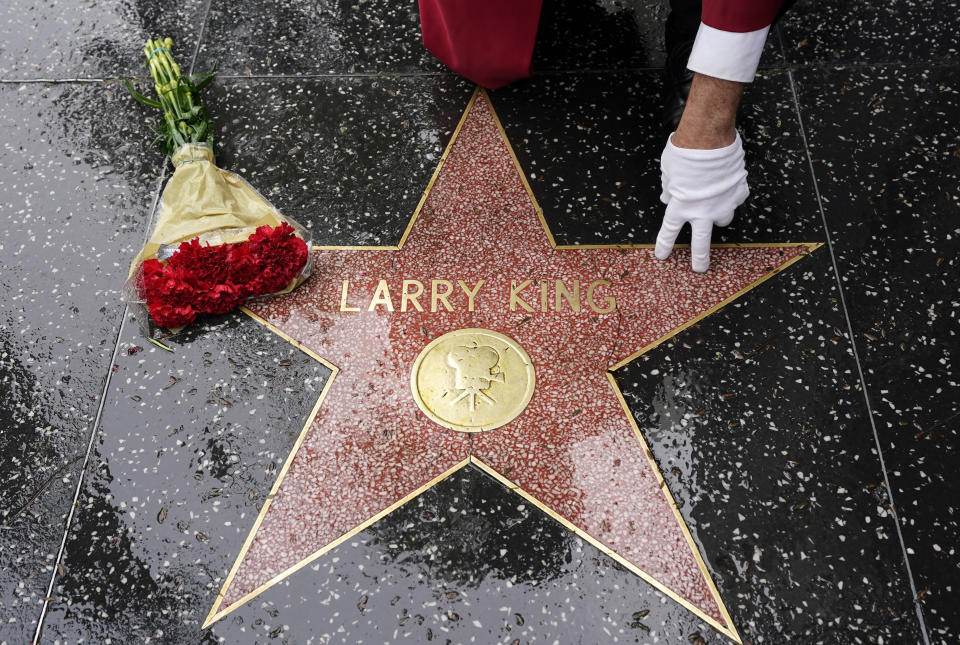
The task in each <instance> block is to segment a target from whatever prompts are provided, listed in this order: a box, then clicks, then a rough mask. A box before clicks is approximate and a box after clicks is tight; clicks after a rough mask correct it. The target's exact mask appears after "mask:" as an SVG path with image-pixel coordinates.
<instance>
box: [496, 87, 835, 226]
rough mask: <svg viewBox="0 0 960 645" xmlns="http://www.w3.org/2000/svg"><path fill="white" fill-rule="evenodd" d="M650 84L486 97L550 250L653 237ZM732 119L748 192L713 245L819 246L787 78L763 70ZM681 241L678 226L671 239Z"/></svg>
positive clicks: (654, 109)
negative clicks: (550, 235) (546, 227)
mask: <svg viewBox="0 0 960 645" xmlns="http://www.w3.org/2000/svg"><path fill="white" fill-rule="evenodd" d="M659 84H660V77H659V74H657V73H645V74H595V75H586V74H583V75H569V76H553V77H540V78H535V79H532V80H530V81H526V82H523V83H518V84H516V85H514V86H510V87H507V88H504V89H503V90H498V91H496V92H492V93H491V99H492V100H493V105H494V107H495V108H496V110H497V112H498V113H499V114H500V116H501V120H502V121H503V126H504V129H505V130H506V132H507V136H508V137H509V138H510V142H511V144H512V145H513V148H514V150H515V151H516V153H517V157H518V158H519V160H520V165H521V167H522V168H523V169H524V171H525V172H526V173H527V177H528V180H529V182H530V185H531V188H532V189H533V193H534V195H536V197H537V201H538V202H539V203H540V206H541V207H542V208H543V212H544V217H545V218H546V220H547V222H548V223H549V224H550V227H551V229H552V230H553V232H554V235H555V236H556V237H557V242H558V243H565V244H597V243H604V242H609V241H612V242H619V243H623V242H633V243H645V244H652V243H653V242H654V241H655V240H656V236H657V231H658V230H659V228H660V222H661V220H662V218H663V208H664V206H663V204H662V203H661V202H660V161H659V160H660V153H661V151H662V150H663V145H664V143H665V141H666V137H665V135H664V134H663V132H662V131H661V129H660V126H659V114H660V109H661V106H660V98H659V96H660V94H659V92H660V90H659V87H660V85H659ZM545 106H548V107H545ZM739 123H740V131H741V133H742V135H743V138H744V148H745V150H746V155H747V171H748V172H749V177H748V182H749V184H750V197H749V199H748V200H747V202H746V203H745V204H744V205H743V206H741V207H740V208H739V209H738V211H737V215H736V217H735V219H734V221H733V224H731V225H730V226H729V227H727V228H722V229H714V237H713V241H714V242H799V241H823V239H824V236H823V233H822V229H823V227H822V225H821V224H820V216H819V213H818V211H817V203H816V199H815V195H814V191H813V185H812V183H811V182H810V178H809V171H808V169H807V160H806V155H805V154H804V150H803V139H802V137H801V135H800V127H799V124H798V123H797V118H796V110H795V109H794V107H793V97H792V95H791V93H790V86H789V79H788V77H787V75H786V74H783V73H767V74H762V75H760V76H759V77H758V79H757V81H756V82H755V83H754V84H752V85H750V86H748V87H747V91H746V96H745V97H744V100H743V105H742V107H741V113H740V121H739ZM689 238H690V235H689V230H688V229H685V230H684V231H683V232H682V233H681V237H680V240H681V241H682V242H689Z"/></svg>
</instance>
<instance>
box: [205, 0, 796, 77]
mask: <svg viewBox="0 0 960 645" xmlns="http://www.w3.org/2000/svg"><path fill="white" fill-rule="evenodd" d="M666 16H667V6H666V4H665V3H661V2H659V1H657V0H634V1H629V2H607V1H605V0H590V1H586V2H584V1H582V0H563V1H548V2H546V3H544V6H543V9H542V12H541V19H540V24H539V28H538V31H537V41H536V46H535V48H534V54H533V67H534V71H535V72H546V73H549V72H553V71H560V70H567V71H569V70H612V69H619V70H622V69H637V68H651V67H653V68H656V67H662V66H663V64H664V59H665V54H664V40H663V24H664V21H665V20H666ZM216 61H219V62H220V64H221V69H222V70H223V71H224V73H226V74H239V75H253V76H300V75H311V74H314V75H317V74H319V75H325V74H364V75H368V74H373V75H390V74H418V73H420V74H422V73H426V74H443V75H452V72H451V71H450V70H449V69H448V68H447V67H445V66H444V65H443V64H442V63H440V62H439V61H438V60H437V59H435V58H434V57H433V55H432V54H430V52H429V51H427V50H426V49H425V48H424V47H423V44H422V37H421V33H420V13H419V9H418V7H417V4H416V2H411V1H407V2H391V1H389V0H375V1H372V2H365V3H357V4H349V3H340V2H331V1H329V0H325V1H324V2H319V3H312V4H303V5H300V4H291V3H288V2H279V1H276V0H273V1H271V2H260V1H258V0H241V1H240V2H225V1H223V0H213V2H212V3H211V9H210V15H209V20H208V22H207V25H206V29H205V32H204V41H203V44H202V46H201V48H200V54H199V58H198V67H199V69H206V68H207V67H209V66H211V65H212V64H213V63H214V62H216ZM782 62H783V56H782V54H781V52H780V50H779V47H778V45H777V43H776V40H775V39H774V38H771V39H770V40H769V41H768V43H767V47H766V49H765V50H764V55H763V59H762V61H761V65H762V66H764V67H770V66H777V65H781V64H782Z"/></svg>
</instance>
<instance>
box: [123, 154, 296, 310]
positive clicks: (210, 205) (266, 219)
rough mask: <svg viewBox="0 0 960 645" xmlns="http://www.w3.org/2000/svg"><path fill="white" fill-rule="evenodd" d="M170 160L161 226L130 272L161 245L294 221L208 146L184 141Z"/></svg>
mask: <svg viewBox="0 0 960 645" xmlns="http://www.w3.org/2000/svg"><path fill="white" fill-rule="evenodd" d="M171 161H172V162H173V166H174V171H173V177H171V178H170V181H169V182H167V186H166V188H165V189H164V191H163V197H162V199H161V204H160V212H159V214H158V215H157V220H156V225H155V226H154V228H153V231H152V232H151V233H150V238H149V240H148V241H147V243H146V244H145V245H144V247H143V249H142V250H141V251H140V253H139V254H138V255H137V257H136V258H135V259H134V260H133V263H132V264H131V265H130V274H129V275H130V276H133V274H134V272H135V271H136V270H137V268H138V267H139V266H140V264H141V263H143V262H144V261H145V260H149V259H151V258H156V257H157V251H158V249H160V247H161V246H164V245H177V244H179V243H180V242H186V241H188V240H192V239H193V238H195V237H200V239H201V241H202V242H209V243H210V244H213V245H217V244H229V243H233V242H243V241H245V240H246V239H247V238H249V237H250V235H252V234H253V233H254V231H256V230H257V227H259V226H271V227H275V226H278V225H279V224H280V223H281V222H284V221H286V222H289V220H287V219H286V218H284V217H283V216H282V215H281V214H280V213H279V212H278V211H277V209H276V208H274V207H273V206H272V205H271V204H270V203H269V202H268V201H266V200H265V199H264V198H263V197H262V196H261V195H260V194H259V193H258V192H257V191H256V190H254V189H253V188H252V187H251V186H250V185H249V184H248V183H247V182H246V181H244V180H243V179H241V178H240V177H239V176H237V175H235V174H233V173H232V172H228V171H226V170H222V169H220V168H218V167H217V166H216V164H215V163H214V157H213V150H211V149H210V147H209V146H206V145H203V144H189V145H186V146H183V147H182V148H180V149H179V150H177V152H176V153H175V154H174V155H173V158H172V159H171ZM296 284H297V283H296V281H295V282H294V283H293V284H291V285H290V287H288V288H287V289H285V290H284V291H285V292H286V291H289V290H291V289H292V288H293V287H295V286H296Z"/></svg>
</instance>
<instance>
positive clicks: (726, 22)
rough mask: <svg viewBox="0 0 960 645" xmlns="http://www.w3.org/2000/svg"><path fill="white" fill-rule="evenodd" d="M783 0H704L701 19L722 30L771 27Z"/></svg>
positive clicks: (749, 29)
mask: <svg viewBox="0 0 960 645" xmlns="http://www.w3.org/2000/svg"><path fill="white" fill-rule="evenodd" d="M781 4H783V0H703V13H702V14H701V18H700V19H701V21H702V22H703V24H705V25H707V26H708V27H713V28H714V29H719V30H720V31H733V32H738V33H744V32H748V31H756V30H757V29H763V28H764V27H769V26H770V25H771V24H772V23H773V19H774V18H776V17H777V12H778V11H779V10H780V5H781Z"/></svg>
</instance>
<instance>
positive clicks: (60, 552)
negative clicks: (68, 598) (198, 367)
mask: <svg viewBox="0 0 960 645" xmlns="http://www.w3.org/2000/svg"><path fill="white" fill-rule="evenodd" d="M163 163H164V165H166V159H164V161H163ZM164 178H165V169H164V168H161V171H160V177H159V179H158V181H157V187H156V189H155V190H154V194H153V203H152V204H151V206H150V226H152V225H153V218H154V217H155V216H156V210H157V204H158V203H159V201H160V189H161V187H162V185H163V180H164ZM147 234H148V235H149V228H148V232H147ZM127 312H128V308H127V305H126V304H124V305H123V309H122V311H121V312H120V326H119V328H118V329H117V335H116V340H115V341H114V344H113V354H111V356H110V363H109V364H108V365H107V374H106V377H105V378H104V380H103V388H102V389H101V391H100V403H99V405H98V406H97V414H96V416H95V417H94V419H93V424H92V427H91V430H90V438H89V439H88V440H87V450H86V452H85V453H84V456H83V464H82V465H81V466H80V471H79V473H80V474H79V476H78V477H77V486H76V489H75V490H74V492H73V501H72V502H71V504H70V511H69V512H68V513H67V520H66V522H65V523H64V526H63V536H62V537H61V539H60V547H59V548H58V549H57V557H56V559H55V560H54V563H53V572H52V573H51V574H50V583H49V584H48V585H47V591H46V593H45V594H44V597H43V605H42V606H41V607H40V616H39V617H38V618H37V627H36V629H35V630H34V633H33V639H32V640H31V641H30V642H31V643H32V645H38V644H39V643H40V637H41V636H42V634H43V624H44V622H45V621H46V617H47V612H48V610H49V608H50V601H51V600H52V598H53V587H54V584H56V580H57V569H58V568H59V567H60V563H61V562H62V561H63V556H64V554H65V553H66V549H67V538H68V537H69V535H70V526H71V524H73V516H74V514H75V513H76V510H77V504H78V502H79V500H80V491H81V490H82V488H83V482H84V475H85V474H86V472H87V466H88V465H89V463H90V454H91V453H92V452H93V443H94V441H95V440H96V437H97V431H98V430H99V428H100V419H101V418H102V417H103V408H104V406H105V405H106V402H107V394H108V393H109V391H110V383H111V382H112V378H113V366H114V365H116V363H117V355H118V354H119V352H120V339H121V338H123V328H124V326H125V325H126V323H127Z"/></svg>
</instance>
